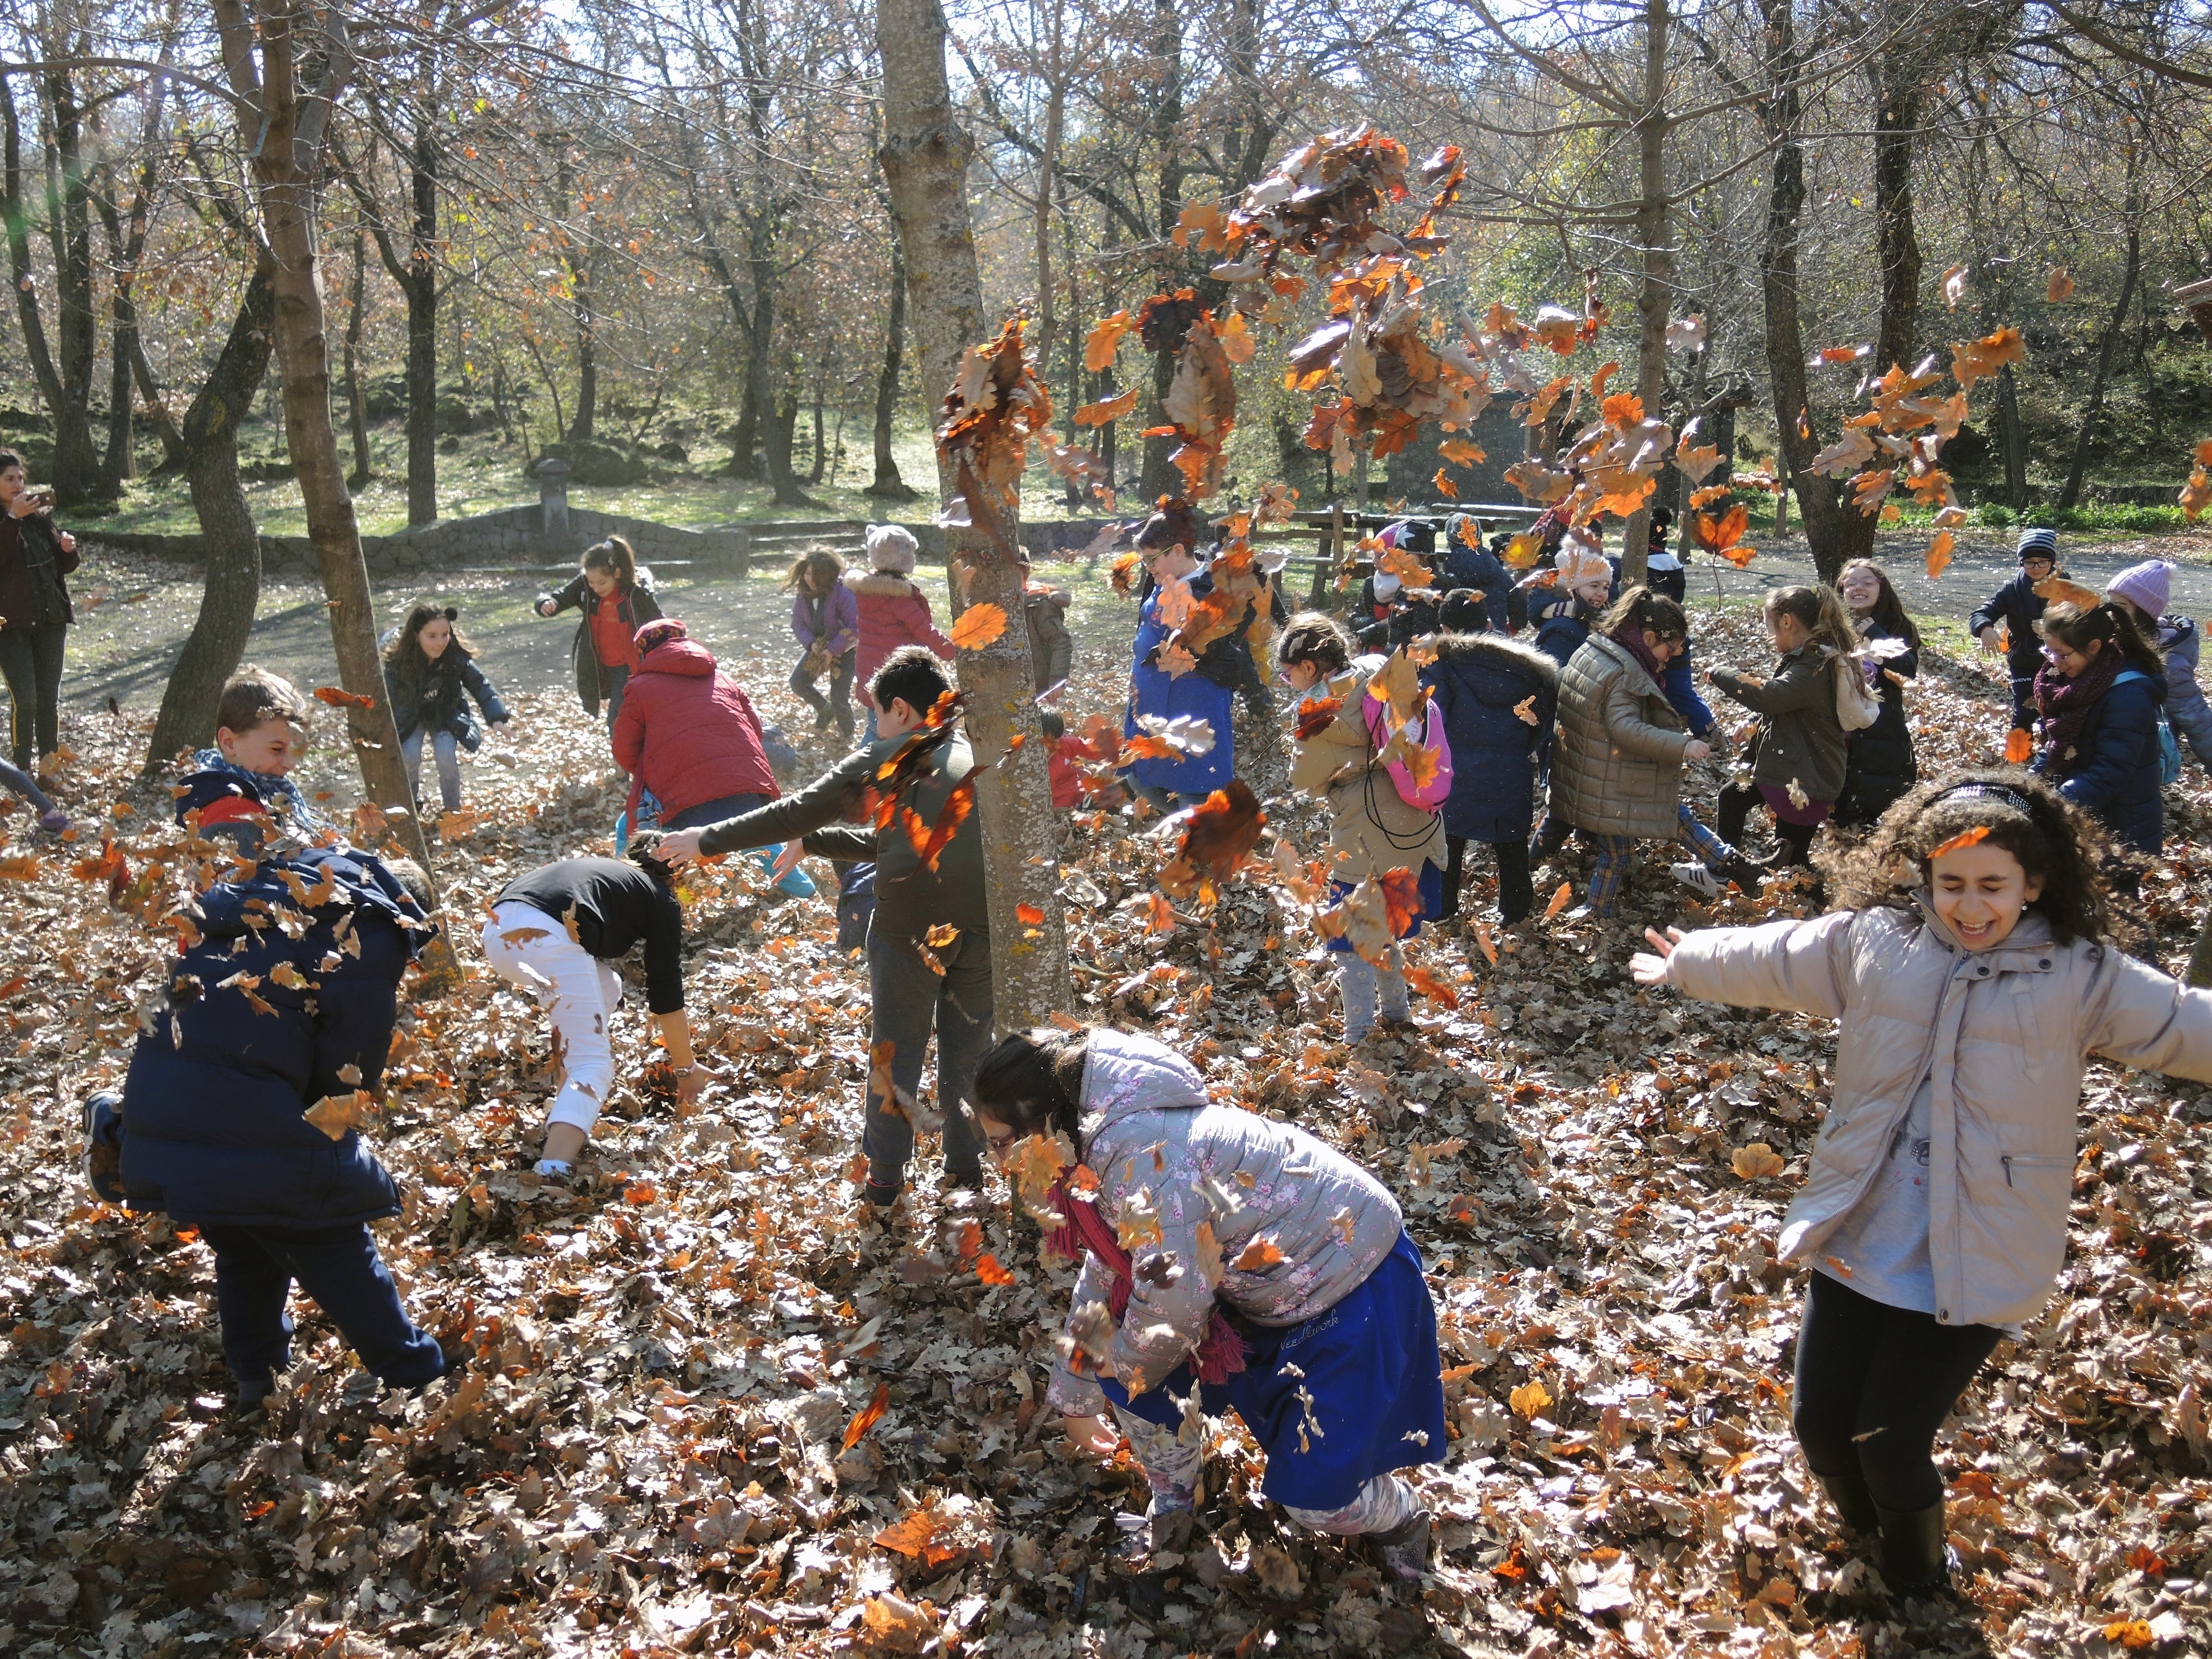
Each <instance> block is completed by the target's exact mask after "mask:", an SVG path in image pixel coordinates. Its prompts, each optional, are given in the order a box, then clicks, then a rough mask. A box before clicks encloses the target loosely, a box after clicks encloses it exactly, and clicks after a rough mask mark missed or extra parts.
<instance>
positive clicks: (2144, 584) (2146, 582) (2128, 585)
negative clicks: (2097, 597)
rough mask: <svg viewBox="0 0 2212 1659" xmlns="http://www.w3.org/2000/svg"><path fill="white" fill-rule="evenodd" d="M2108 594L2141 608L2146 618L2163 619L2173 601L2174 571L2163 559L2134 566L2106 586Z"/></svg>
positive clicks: (2150, 560)
mask: <svg viewBox="0 0 2212 1659" xmlns="http://www.w3.org/2000/svg"><path fill="white" fill-rule="evenodd" d="M2105 592H2107V593H2113V594H2117V595H2118V596H2119V597H2120V598H2121V599H2125V600H2127V601H2129V602H2130V604H2132V605H2137V606H2139V607H2141V609H2142V611H2143V613H2144V614H2145V615H2146V616H2149V617H2162V616H2164V615H2165V614H2166V601H2167V600H2168V599H2172V597H2173V567H2172V565H2170V564H2168V563H2166V561H2165V560H2163V559H2146V560H2144V561H2143V562H2142V563H2141V564H2131V565H2130V566H2129V567H2128V568H2126V569H2125V570H2123V571H2122V572H2120V574H2118V575H2117V576H2115V577H2113V578H2112V580H2110V581H2109V582H2106V584H2105Z"/></svg>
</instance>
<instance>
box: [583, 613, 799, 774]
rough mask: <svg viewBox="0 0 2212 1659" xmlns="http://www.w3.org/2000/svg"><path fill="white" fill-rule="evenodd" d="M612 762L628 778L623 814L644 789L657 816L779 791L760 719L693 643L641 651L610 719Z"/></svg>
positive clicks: (674, 643) (732, 683) (704, 649)
mask: <svg viewBox="0 0 2212 1659" xmlns="http://www.w3.org/2000/svg"><path fill="white" fill-rule="evenodd" d="M613 743H614V751H615V763H616V764H617V765H618V766H620V767H621V768H622V769H623V770H624V771H625V772H628V773H629V775H630V799H629V810H630V811H631V812H632V813H633V814H634V813H635V811H637V805H638V798H639V794H640V793H641V791H642V790H646V789H650V790H652V791H653V796H654V798H655V799H658V800H659V802H660V811H661V814H662V816H663V817H665V818H669V817H675V816H676V815H677V814H678V813H679V812H684V811H690V809H691V808H692V807H694V806H697V805H702V804H703V803H704V802H707V801H710V800H719V799H721V798H722V797H723V796H725V795H768V796H771V797H773V796H774V795H775V794H776V793H779V792H778V791H777V789H776V787H775V772H774V771H773V770H771V769H770V768H769V763H768V754H767V751H766V750H765V749H764V748H763V746H762V743H761V725H760V716H759V715H757V714H755V713H753V706H752V703H751V702H750V700H749V699H748V698H747V697H746V696H745V694H744V691H743V690H740V689H739V688H738V684H737V682H736V681H734V680H732V678H730V677H729V676H728V675H726V674H724V673H720V672H719V671H716V669H715V666H714V655H713V653H710V652H709V651H708V649H707V647H705V646H703V645H701V644H700V643H699V642H698V641H696V640H670V641H667V642H666V643H665V644H664V645H660V646H657V647H654V648H653V650H651V651H648V652H647V653H645V656H644V657H643V659H641V660H640V662H639V663H638V665H637V671H636V672H635V674H632V675H631V676H630V677H629V690H627V691H625V692H623V706H622V713H621V714H617V715H616V716H615V729H614V733H613Z"/></svg>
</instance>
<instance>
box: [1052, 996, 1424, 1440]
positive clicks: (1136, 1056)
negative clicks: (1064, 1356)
mask: <svg viewBox="0 0 2212 1659" xmlns="http://www.w3.org/2000/svg"><path fill="white" fill-rule="evenodd" d="M1085 1049H1086V1058H1085V1062H1084V1067H1083V1099H1082V1108H1083V1121H1082V1129H1083V1149H1082V1150H1083V1162H1084V1164H1085V1167H1086V1168H1088V1169H1089V1170H1091V1172H1092V1173H1093V1174H1095V1175H1096V1176H1097V1177H1098V1191H1097V1194H1096V1201H1097V1205H1098V1206H1099V1212H1100V1213H1101V1214H1102V1215H1104V1216H1105V1217H1107V1218H1109V1219H1115V1220H1121V1221H1124V1222H1125V1224H1126V1223H1127V1221H1128V1220H1129V1218H1133V1217H1136V1216H1139V1215H1143V1216H1145V1217H1146V1218H1151V1217H1152V1216H1157V1218H1158V1228H1159V1233H1160V1237H1159V1240H1158V1243H1138V1244H1136V1245H1135V1246H1134V1247H1133V1251H1132V1254H1133V1256H1134V1261H1133V1263H1132V1266H1133V1267H1134V1269H1135V1272H1134V1273H1133V1276H1132V1277H1133V1286H1132V1289H1131V1291H1130V1293H1129V1305H1128V1309H1127V1312H1126V1314H1125V1315H1124V1316H1123V1317H1122V1320H1121V1327H1120V1328H1119V1329H1117V1330H1116V1331H1115V1334H1114V1349H1113V1354H1112V1358H1110V1360H1109V1362H1108V1364H1107V1366H1106V1367H1105V1369H1108V1370H1111V1371H1112V1372H1113V1373H1114V1374H1115V1376H1119V1377H1121V1378H1122V1379H1124V1380H1125V1381H1127V1382H1128V1384H1129V1386H1130V1387H1131V1389H1133V1391H1135V1390H1136V1383H1135V1381H1134V1379H1137V1378H1141V1379H1142V1380H1143V1383H1144V1387H1145V1388H1146V1389H1150V1388H1152V1387H1156V1386H1157V1385H1158V1384H1159V1383H1161V1382H1162V1381H1164V1379H1165V1378H1166V1377H1167V1376H1168V1375H1169V1374H1170V1372H1172V1371H1173V1370H1175V1368H1176V1366H1178V1365H1180V1364H1182V1362H1183V1361H1184V1359H1185V1358H1188V1356H1189V1354H1190V1353H1191V1352H1192V1351H1193V1350H1194V1348H1196V1346H1198V1344H1199V1342H1200V1340H1201V1339H1202V1338H1203V1337H1204V1335H1205V1334H1206V1326H1207V1324H1208V1323H1209V1322H1211V1320H1212V1316H1213V1311H1214V1308H1215V1305H1216V1304H1217V1303H1218V1304H1222V1305H1223V1306H1225V1307H1226V1308H1227V1309H1228V1310H1229V1311H1230V1312H1231V1315H1232V1316H1239V1317H1242V1318H1243V1319H1246V1320H1249V1322H1251V1323H1253V1324H1255V1325H1267V1326H1283V1325H1295V1324H1297V1323H1299V1322H1302V1321H1304V1320H1308V1319H1311V1318H1313V1317H1314V1316H1316V1315H1317V1314H1322V1313H1326V1312H1327V1311H1328V1310H1329V1309H1331V1308H1333V1307H1334V1306H1335V1305H1336V1304H1338V1303H1340V1302H1341V1301H1342V1300H1343V1299H1344V1298H1345V1297H1347V1296H1349V1295H1350V1294H1351V1293H1352V1291H1355V1290H1357V1289H1358V1287H1359V1286H1360V1285H1361V1284H1362V1283H1363V1282H1364V1281H1365V1279H1366V1278H1367V1276H1368V1275H1369V1274H1370V1273H1373V1272H1374V1271H1375V1269H1376V1267H1378V1266H1380V1265H1381V1263H1382V1261H1383V1257H1385V1256H1386V1255H1389V1253H1390V1251H1391V1249H1393V1248H1394V1247H1395V1245H1396V1243H1397V1242H1398V1237H1399V1235H1400V1234H1401V1232H1402V1231H1404V1230H1405V1224H1404V1219H1403V1218H1402V1216H1401V1214H1400V1212H1399V1209H1398V1206H1397V1202H1396V1200H1394V1199H1393V1198H1392V1197H1391V1196H1390V1194H1389V1189H1388V1188H1385V1187H1384V1186H1383V1183H1382V1182H1379V1181H1377V1180H1376V1178H1375V1177H1374V1176H1371V1175H1370V1174H1369V1173H1368V1172H1367V1171H1366V1170H1364V1169H1362V1168H1361V1167H1360V1166H1359V1165H1358V1164H1354V1163H1353V1162H1352V1160H1351V1159H1350V1158H1346V1157H1345V1156H1344V1155H1343V1154H1342V1153H1341V1152H1337V1151H1336V1150H1335V1149H1334V1148H1333V1147H1331V1146H1328V1145H1326V1144H1325V1143H1323V1142H1322V1141H1320V1140H1318V1139H1316V1138H1315V1137H1314V1136H1312V1135H1310V1134H1309V1133H1306V1132H1305V1131H1304V1129H1301V1128H1297V1127H1295V1126H1293V1125H1291V1124H1288V1123H1280V1122H1278V1121H1275V1120H1274V1119H1273V1118H1268V1117H1262V1116H1261V1115H1259V1114H1258V1113H1257V1112H1248V1111H1243V1110H1241V1109H1238V1108H1237V1107H1235V1106H1217V1105H1214V1104H1212V1103H1211V1102H1210V1101H1209V1100H1208V1098H1207V1094H1206V1079H1205V1078H1204V1077H1203V1076H1202V1075H1200V1072H1199V1070H1198V1068H1197V1067H1196V1066H1193V1065H1192V1064H1191V1063H1190V1061H1188V1060H1185V1059H1184V1058H1183V1057H1182V1055H1181V1054H1177V1053H1176V1051H1175V1050H1174V1049H1172V1048H1167V1047H1166V1046H1165V1045H1164V1044H1162V1043H1159V1042H1154V1041H1153V1040H1152V1038H1150V1037H1146V1036H1133V1035H1131V1034H1129V1033H1127V1032H1122V1031H1114V1030H1103V1029H1099V1030H1092V1031H1091V1034H1090V1036H1089V1038H1088V1039H1087V1041H1086V1042H1085ZM1138 1225H1144V1224H1138ZM1202 1225H1203V1226H1210V1227H1211V1228H1212V1233H1213V1243H1214V1244H1215V1246H1216V1247H1217V1248H1218V1249H1219V1251H1220V1255H1221V1259H1222V1261H1224V1262H1234V1261H1236V1260H1237V1257H1238V1256H1240V1255H1243V1252H1244V1248H1245V1246H1246V1245H1248V1244H1249V1243H1251V1242H1252V1241H1253V1240H1255V1239H1256V1238H1260V1237H1267V1238H1268V1239H1269V1240H1271V1241H1273V1243H1274V1245H1275V1248H1276V1249H1278V1250H1279V1251H1280V1252H1281V1257H1280V1259H1279V1261H1275V1262H1274V1263H1273V1265H1272V1266H1269V1267H1261V1268H1257V1269H1255V1271H1253V1272H1250V1273H1240V1272H1238V1271H1237V1269H1236V1268H1235V1267H1229V1268H1227V1269H1226V1270H1225V1272H1224V1273H1223V1276H1222V1279H1221V1282H1220V1284H1219V1285H1218V1286H1213V1287H1209V1286H1208V1285H1207V1284H1206V1275H1205V1274H1204V1273H1200V1271H1199V1262H1200V1259H1201V1255H1202V1254H1203V1250H1204V1247H1203V1245H1202V1243H1201V1242H1200V1238H1199V1232H1198V1230H1199V1228H1200V1226H1202ZM1124 1236H1125V1237H1127V1236H1128V1235H1127V1234H1125V1235H1124ZM1155 1262H1156V1263H1157V1264H1158V1267H1160V1268H1162V1269H1164V1271H1158V1272H1152V1271H1147V1267H1148V1265H1150V1264H1152V1263H1155ZM1178 1268H1179V1269H1180V1270H1181V1271H1179V1272H1178V1271H1176V1269H1178ZM1112 1287H1113V1274H1112V1272H1111V1270H1110V1269H1109V1268H1108V1267H1106V1266H1105V1265H1104V1264H1103V1263H1102V1262H1101V1261H1099V1260H1098V1259H1097V1257H1096V1256H1094V1255H1089V1254H1087V1253H1086V1254H1085V1257H1084V1261H1083V1271H1082V1273H1080V1275H1079V1276H1078V1278H1077V1279H1076V1281H1075V1291H1074V1294H1073V1297H1070V1298H1069V1304H1068V1316H1069V1327H1070V1328H1071V1330H1072V1329H1073V1326H1074V1324H1075V1321H1076V1318H1077V1316H1078V1314H1079V1310H1083V1309H1085V1308H1088V1307H1089V1306H1091V1304H1094V1303H1097V1304H1103V1303H1104V1302H1105V1301H1106V1299H1107V1296H1108V1293H1109V1291H1110V1290H1111V1289H1112ZM1045 1397H1046V1399H1047V1400H1048V1401H1049V1402H1050V1403H1051V1404H1052V1405H1053V1406H1054V1407H1057V1408H1058V1409H1059V1410H1060V1411H1062V1412H1066V1413H1070V1414H1072V1415H1074V1416H1081V1417H1089V1416H1094V1415H1096V1414H1097V1413H1101V1412H1103V1411H1104V1410H1105V1409H1106V1400H1105V1395H1104V1394H1103V1392H1102V1391H1101V1389H1099V1387H1098V1385H1097V1383H1095V1382H1093V1381H1092V1380H1091V1378H1090V1377H1088V1376H1077V1375H1076V1374H1075V1373H1074V1372H1073V1371H1072V1370H1069V1369H1068V1368H1067V1364H1066V1361H1065V1360H1062V1361H1061V1362H1060V1364H1057V1365H1056V1366H1055V1367H1054V1370H1053V1375H1052V1381H1051V1383H1050V1384H1049V1386H1048V1389H1047V1391H1046V1396H1045Z"/></svg>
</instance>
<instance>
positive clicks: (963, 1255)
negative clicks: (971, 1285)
mask: <svg viewBox="0 0 2212 1659" xmlns="http://www.w3.org/2000/svg"><path fill="white" fill-rule="evenodd" d="M982 1249H983V1227H982V1224H981V1222H977V1221H969V1222H965V1223H963V1225H962V1226H961V1229H960V1265H961V1266H962V1267H967V1266H968V1265H969V1263H971V1262H973V1261H975V1258H976V1257H977V1256H978V1255H981V1253H982Z"/></svg>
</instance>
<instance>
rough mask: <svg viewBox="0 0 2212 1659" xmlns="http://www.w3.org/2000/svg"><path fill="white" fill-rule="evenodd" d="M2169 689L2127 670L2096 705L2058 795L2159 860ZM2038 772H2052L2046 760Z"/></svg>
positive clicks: (2039, 760)
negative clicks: (2161, 731) (2161, 727)
mask: <svg viewBox="0 0 2212 1659" xmlns="http://www.w3.org/2000/svg"><path fill="white" fill-rule="evenodd" d="M2165 701H2166V684H2165V682H2164V681H2162V680H2156V679H2153V678H2151V677H2150V676H2149V675H2148V674H2146V673H2144V672H2143V671H2142V670H2141V669H2137V668H2124V669H2122V670H2121V671H2120V672H2119V675H2118V678H2115V679H2114V680H2113V681H2112V689H2111V690H2108V691H2106V693H2105V695H2104V696H2101V697H2100V698H2098V699H2097V701H2096V702H2094V703H2093V704H2092V705H2090V708H2089V713H2088V715H2087V719H2085V720H2083V721H2082V723H2081V736H2080V738H2078V739H2076V740H2075V744H2074V755H2073V758H2072V760H2071V761H2070V762H2067V763H2062V764H2065V765H2066V766H2067V768H2068V769H2067V770H2066V771H2065V772H2064V773H2063V775H2061V774H2059V773H2058V769H2057V766H2052V767H2050V768H2049V770H2050V771H2051V773H2052V774H2053V775H2057V776H2058V777H2059V784H2058V793H2060V794H2062V795H2063V796H2065V797H2066V799H2069V800H2070V801H2072V802H2073V803H2074V804H2075V805H2076V806H2078V807H2080V808H2081V810H2082V811H2086V812H2091V813H2094V814H2095V815H2096V817H2097V821H2098V822H2099V823H2102V824H2103V825H2104V826H2105V828H2106V830H2107V831H2109V832H2110V833H2111V835H2112V839H2113V840H2115V841H2117V842H2119V843H2120V845H2121V846H2123V847H2124V848H2128V849H2129V850H2130V851H2132V852H2137V853H2148V854H2153V855H2155V854H2157V853H2158V852H2159V850H2160V848H2161V847H2163V846H2164V844H2165V842H2166V811H2165V805H2164V803H2163V801H2161V800H2160V796H2159V790H2160V781H2159V780H2160V769H2161V767H2162V764H2163V763H2162V760H2161V757H2160V743H2159V735H2158V722H2159V713H2160V706H2161V705H2162V704H2163V703H2164V702H2165ZM2035 769H2036V770H2037V771H2039V772H2040V771H2044V770H2045V769H2046V768H2045V763H2044V762H2043V760H2042V758H2041V757H2038V758H2037V761H2036V767H2035Z"/></svg>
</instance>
